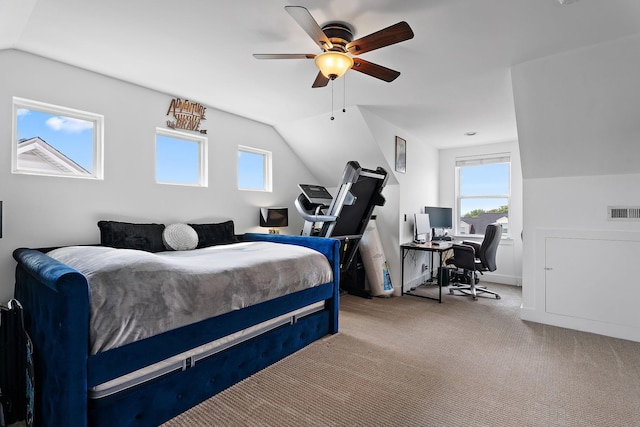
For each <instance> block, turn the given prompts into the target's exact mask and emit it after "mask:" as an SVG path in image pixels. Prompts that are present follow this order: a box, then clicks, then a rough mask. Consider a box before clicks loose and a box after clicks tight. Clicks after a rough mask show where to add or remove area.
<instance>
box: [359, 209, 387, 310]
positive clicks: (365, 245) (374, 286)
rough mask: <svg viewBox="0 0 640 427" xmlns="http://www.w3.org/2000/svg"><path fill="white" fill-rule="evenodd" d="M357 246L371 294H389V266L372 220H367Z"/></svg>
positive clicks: (375, 295)
mask: <svg viewBox="0 0 640 427" xmlns="http://www.w3.org/2000/svg"><path fill="white" fill-rule="evenodd" d="M358 248H359V250H360V256H361V258H362V263H363V264H364V271H365V273H366V275H367V280H368V281H369V287H370V290H371V295H372V296H374V297H380V296H391V295H392V294H393V285H392V283H391V276H390V275H389V267H388V265H387V259H386V257H385V256H384V250H383V249H382V241H381V240H380V234H379V233H378V228H377V227H376V222H375V221H374V220H369V223H368V224H367V228H366V229H365V231H364V234H363V235H362V240H361V241H360V245H359V246H358Z"/></svg>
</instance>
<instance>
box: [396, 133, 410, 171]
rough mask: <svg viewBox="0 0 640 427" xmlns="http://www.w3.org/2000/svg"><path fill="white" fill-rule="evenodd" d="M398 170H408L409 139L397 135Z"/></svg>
mask: <svg viewBox="0 0 640 427" xmlns="http://www.w3.org/2000/svg"><path fill="white" fill-rule="evenodd" d="M396 172H401V173H406V172H407V141H405V140H404V139H402V138H400V137H399V136H396Z"/></svg>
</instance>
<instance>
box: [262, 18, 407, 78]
mask: <svg viewBox="0 0 640 427" xmlns="http://www.w3.org/2000/svg"><path fill="white" fill-rule="evenodd" d="M284 8H285V10H286V11H287V12H289V14H290V15H291V17H293V19H294V20H295V21H296V22H297V23H298V25H300V26H301V27H302V29H303V30H304V31H305V32H306V33H307V34H308V35H309V36H310V37H311V38H312V39H313V41H314V42H315V43H316V44H317V45H318V46H319V47H320V49H322V52H321V53H319V54H317V55H316V54H313V53H306V54H305V53H301V54H297V53H282V54H264V53H255V54H253V56H254V57H255V58H257V59H314V60H315V63H316V65H317V66H318V68H319V69H320V72H319V73H318V75H317V76H316V79H315V81H314V82H313V85H312V87H324V86H326V85H327V83H329V80H334V79H337V78H338V77H340V76H342V75H343V74H344V73H346V72H347V70H349V69H351V70H355V71H359V72H361V73H364V74H368V75H370V76H372V77H375V78H378V79H380V80H384V81H385V82H392V81H393V80H395V79H396V78H397V77H398V76H399V75H400V72H399V71H395V70H392V69H390V68H387V67H383V66H382V65H378V64H374V63H372V62H368V61H365V60H364V59H360V58H358V57H357V56H358V55H360V54H362V53H365V52H369V51H372V50H375V49H379V48H381V47H385V46H389V45H392V44H395V43H400V42H403V41H405V40H409V39H412V38H413V31H412V30H411V27H410V26H409V24H407V23H406V22H404V21H402V22H398V23H397V24H395V25H392V26H390V27H387V28H384V29H382V30H380V31H376V32H375V33H372V34H369V35H368V36H364V37H362V38H359V39H357V40H353V29H352V27H351V26H350V25H349V24H346V23H344V22H329V23H327V24H325V25H323V26H322V27H320V25H318V23H317V22H316V20H315V19H314V18H313V16H312V15H311V13H309V11H308V10H307V8H305V7H302V6H285V7H284Z"/></svg>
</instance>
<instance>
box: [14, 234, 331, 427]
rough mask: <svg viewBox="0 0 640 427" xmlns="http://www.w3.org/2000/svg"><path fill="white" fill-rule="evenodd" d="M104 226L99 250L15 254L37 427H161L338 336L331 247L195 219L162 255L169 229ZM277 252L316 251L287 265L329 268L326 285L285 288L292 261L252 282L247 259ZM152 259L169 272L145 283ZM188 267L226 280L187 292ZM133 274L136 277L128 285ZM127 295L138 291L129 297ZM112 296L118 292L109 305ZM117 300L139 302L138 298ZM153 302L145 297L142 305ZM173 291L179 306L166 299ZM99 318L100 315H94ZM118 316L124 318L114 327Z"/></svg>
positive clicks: (323, 241)
mask: <svg viewBox="0 0 640 427" xmlns="http://www.w3.org/2000/svg"><path fill="white" fill-rule="evenodd" d="M221 225H225V227H221ZM99 226H100V230H101V244H100V245H92V246H84V247H82V246H80V247H77V246H75V247H62V248H49V249H27V248H20V249H16V250H15V251H14V258H15V259H16V261H17V267H16V284H15V297H16V298H17V299H18V300H19V301H20V302H21V303H22V305H23V307H24V310H25V325H26V328H27V331H28V332H29V334H30V336H31V338H32V340H33V343H34V369H35V383H36V392H35V393H36V395H35V400H36V408H35V420H36V425H42V426H45V425H46V426H51V425H57V426H86V425H91V426H116V425H117V426H134V425H144V426H149V425H158V424H161V423H162V422H165V421H167V420H169V419H171V418H173V417H175V416H176V415H178V414H179V413H181V412H183V411H185V410H186V409H188V408H190V407H192V406H194V405H196V404H198V403H199V402H201V401H203V400H205V399H207V398H209V397H210V396H212V395H214V394H216V393H218V392H220V391H222V390H224V389H225V388H228V387H229V386H231V385H233V384H235V383H237V382H238V381H240V380H242V379H244V378H246V377H248V376H250V375H252V374H254V373H255V372H257V371H259V370H261V369H263V368H265V367H266V366H268V365H270V364H272V363H275V362H276V361H278V360H280V359H282V358H284V357H286V356H288V355H290V354H292V353H294V352H295V351H297V350H299V349H301V348H303V347H304V346H306V345H308V344H310V343H312V342H313V341H315V340H318V339H320V338H322V337H323V336H325V335H327V334H334V333H336V332H337V331H338V307H339V283H338V281H339V264H340V254H339V242H338V241H337V240H334V239H328V238H320V237H303V236H284V235H275V234H257V233H247V234H244V235H241V236H236V235H235V234H233V223H232V222H226V223H224V224H222V223H221V224H208V225H196V224H191V225H190V226H192V229H194V230H196V231H197V236H198V239H197V241H198V244H197V246H196V247H194V248H189V249H190V250H179V251H167V247H166V242H162V237H160V239H161V243H162V246H160V243H159V242H158V241H157V238H158V233H159V232H160V235H161V236H162V234H163V230H164V231H166V229H165V227H164V225H162V224H146V225H145V226H146V227H147V228H146V229H145V230H146V231H144V232H143V233H140V232H139V230H140V228H139V226H138V225H133V224H127V223H116V222H101V223H99ZM123 227H124V228H123ZM127 227H129V229H127ZM154 227H155V228H154ZM167 228H168V227H167ZM114 230H116V231H117V232H114ZM221 230H222V231H221ZM164 234H165V236H166V232H164ZM150 236H151V237H150ZM276 248H280V249H287V250H286V251H284V252H289V251H291V250H293V249H294V248H298V249H296V250H300V251H306V252H312V253H313V254H307V255H309V256H315V257H316V258H310V260H308V261H305V262H306V264H305V262H302V261H295V262H294V264H296V265H300V266H304V268H305V269H306V270H305V271H307V270H309V266H310V265H312V264H313V265H316V264H317V265H318V266H319V267H320V266H321V264H326V266H322V268H324V269H325V270H326V268H327V266H328V269H329V274H328V275H327V272H326V271H325V272H323V273H322V274H321V275H317V276H316V281H317V280H320V281H321V282H322V283H310V284H306V285H300V286H297V287H296V286H293V287H288V285H290V283H283V282H296V283H297V282H299V281H300V280H299V279H297V278H295V277H296V276H291V277H293V278H289V277H290V276H289V275H288V274H289V273H290V271H289V270H295V269H293V268H291V266H290V265H289V266H286V265H284V264H277V266H276V267H264V265H266V264H264V265H263V266H262V267H261V268H259V269H258V270H259V271H258V272H257V273H253V274H254V275H253V276H252V275H251V274H249V273H247V272H246V271H245V270H243V268H244V267H243V266H242V263H243V261H242V259H244V257H245V254H246V253H250V252H255V253H258V252H259V251H263V252H264V251H267V252H271V253H280V250H277V249H276ZM191 249H193V250H191ZM309 249H312V251H310V250H309ZM222 253H226V255H222ZM82 254H87V255H86V256H84V257H83V256H82ZM318 254H321V255H322V256H320V258H321V261H320V260H319V259H318V258H317V257H318ZM130 255H131V256H134V257H135V258H134V259H135V260H136V261H135V262H136V263H142V264H136V265H135V267H133V268H129V269H128V270H129V271H128V272H127V271H126V270H127V269H123V268H122V263H124V264H125V265H126V264H127V263H128V262H129V261H128V260H129V258H128V257H129V256H130ZM167 257H168V258H169V259H170V260H168V261H167V260H166V258H167ZM195 258H197V260H195ZM207 258H210V259H211V262H209V263H208V264H211V265H212V266H218V267H219V268H218V270H220V271H213V272H209V270H208V268H209V267H207V266H206V264H207V262H206V261H205V262H203V260H206V259H207ZM87 259H89V262H88V263H87V262H86V261H87ZM96 259H104V260H110V261H108V262H107V263H106V265H107V267H101V268H106V269H107V270H109V269H111V270H114V271H117V274H119V276H116V279H115V280H114V279H111V281H108V280H106V279H104V280H102V281H101V277H102V276H101V275H100V274H102V273H99V272H98V270H97V268H96V267H95V265H94V264H95V263H94V261H95V260H96ZM157 263H160V264H161V265H166V268H165V270H167V272H168V273H171V274H172V276H171V277H170V278H168V279H167V278H162V279H157V278H156V276H154V275H153V274H152V275H151V276H149V277H147V278H143V276H141V271H143V270H145V269H147V268H146V267H141V266H147V265H153V267H149V268H148V269H147V270H149V271H152V272H155V271H156V270H157V266H156V265H155V264H157ZM69 264H71V265H73V266H80V267H78V268H74V267H72V266H71V265H69ZM282 265H284V266H282ZM81 270H82V272H81ZM192 270H193V271H195V272H196V273H197V274H192V275H193V276H198V280H196V282H202V283H204V285H202V286H210V285H209V281H208V279H207V277H208V276H207V275H208V274H210V273H211V274H212V276H211V277H214V275H213V274H214V273H215V277H218V276H217V275H218V274H223V279H221V280H219V281H220V282H221V283H222V284H217V285H216V286H215V287H214V288H212V289H214V290H213V291H207V292H209V293H207V292H205V291H194V292H196V293H195V297H194V296H189V292H186V291H185V292H186V293H184V292H183V291H184V289H183V288H187V287H191V286H196V284H194V283H192V282H193V281H194V280H193V279H191V278H189V279H186V278H185V279H183V276H181V275H182V274H190V273H193V271H192ZM214 270H215V269H214ZM99 271H103V270H99ZM309 271H310V270H309ZM154 274H155V273H154ZM255 274H257V276H256V275H255ZM309 275H310V276H314V274H311V273H310V274H309ZM104 277H107V276H104ZM111 277H112V276H111ZM163 277H165V276H163ZM132 278H134V279H135V280H136V281H135V282H134V283H129V282H130V281H131V280H132ZM283 278H286V279H283ZM147 282H151V283H152V284H153V283H160V282H161V283H162V285H161V286H159V287H158V288H156V289H159V290H157V291H149V289H151V288H149V289H147V290H145V288H144V286H143V283H147ZM125 283H126V286H125V285H123V284H125ZM134 285H135V286H134ZM247 286H248V288H247ZM256 286H257V288H256ZM134 288H135V289H137V288H141V290H140V291H139V293H134V290H133V289H134ZM221 289H222V290H221ZM243 289H249V291H244V290H243ZM135 292H138V291H137V290H136V291H135ZM110 294H114V295H119V297H118V298H116V299H115V302H114V301H111V302H109V298H108V296H109V295H110ZM124 294H131V295H134V296H133V300H134V301H137V303H131V301H132V299H131V295H127V298H128V299H126V298H125V297H124V296H123V295H124ZM256 294H259V298H257V299H255V298H254V296H255V295H256ZM148 295H151V298H152V299H151V300H150V302H148V303H147V302H145V298H147V296H148ZM172 295H175V296H176V298H177V301H178V302H167V301H168V299H167V298H168V296H172ZM225 295H226V296H225ZM218 300H228V303H229V304H230V305H229V307H227V308H215V307H216V305H215V304H213V303H212V301H218ZM197 302H199V304H197ZM195 306H198V307H199V308H197V309H196V308H194V307H195ZM172 307H174V308H172ZM175 307H179V308H180V309H175ZM152 308H154V309H155V311H153V310H151V309H152ZM101 312H102V313H103V314H105V316H102V318H101V319H100V318H98V317H97V315H98V314H99V313H101ZM196 312H197V313H196ZM131 313H134V314H133V315H131ZM164 313H166V315H165V314H164ZM120 317H124V318H126V319H125V320H124V321H121V320H116V319H120ZM158 319H160V321H158ZM121 322H124V325H125V326H122V324H123V323H121ZM144 323H146V325H143V324H144ZM97 325H99V326H97ZM118 325H120V326H118ZM148 326H150V329H149V328H148ZM105 328H106V329H105ZM109 328H111V329H109ZM154 328H155V329H154ZM141 331H142V332H141ZM125 332H127V333H125ZM128 332H134V333H133V334H129V333H128Z"/></svg>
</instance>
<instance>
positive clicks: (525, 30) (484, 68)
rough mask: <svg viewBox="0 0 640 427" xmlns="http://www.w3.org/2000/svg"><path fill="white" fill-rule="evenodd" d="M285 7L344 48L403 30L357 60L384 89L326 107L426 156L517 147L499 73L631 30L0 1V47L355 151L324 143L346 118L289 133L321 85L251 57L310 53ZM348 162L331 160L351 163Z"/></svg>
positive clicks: (310, 143)
mask: <svg viewBox="0 0 640 427" xmlns="http://www.w3.org/2000/svg"><path fill="white" fill-rule="evenodd" d="M290 4H295V5H300V6H305V7H307V8H308V9H309V11H310V12H311V14H312V15H313V16H314V17H315V19H316V21H317V22H318V23H319V24H321V25H322V24H323V23H326V22H328V21H336V20H337V21H346V22H348V23H350V24H351V25H352V26H353V27H354V28H355V30H356V38H357V37H362V36H364V35H367V34H370V33H372V32H374V31H377V30H379V29H381V28H384V27H387V26H389V25H392V24H395V23H396V22H399V21H403V20H404V21H407V22H408V23H409V25H410V26H411V27H412V28H413V31H414V33H415V37H414V38H413V39H411V40H409V41H406V42H403V43H400V44H397V45H393V46H389V47H386V48H383V49H379V50H376V51H372V52H368V53H366V54H364V55H363V58H364V59H366V60H368V61H371V62H374V63H378V64H381V65H384V66H387V67H389V68H392V69H395V70H398V71H400V72H401V73H402V74H401V75H400V77H399V78H398V79H397V80H396V81H394V82H392V83H385V82H382V81H380V80H377V79H374V78H372V77H370V76H366V75H363V74H361V73H357V72H349V73H347V79H346V85H344V84H343V83H344V82H342V81H340V80H338V81H336V82H335V84H334V85H333V98H334V109H335V110H336V111H339V110H340V109H341V108H342V104H343V103H344V104H345V105H346V106H347V109H348V110H349V109H350V108H349V107H352V106H361V107H364V108H367V109H368V110H369V111H371V112H373V113H375V114H376V115H378V116H380V117H382V118H384V119H385V120H386V121H388V122H390V123H393V124H394V125H395V126H398V127H400V128H402V129H406V130H407V132H408V133H409V134H411V135H414V136H415V137H416V138H417V139H418V140H420V141H423V142H425V143H428V144H431V145H433V146H434V147H438V148H447V147H455V146H462V145H471V144H479V143H489V142H498V141H505V140H515V139H517V127H516V117H515V113H514V105H513V102H514V101H513V94H512V90H511V75H510V69H511V67H512V65H514V64H519V63H522V62H526V61H529V60H532V59H535V58H540V57H544V56H548V55H554V54H557V53H559V52H565V51H569V50H573V49H578V48H581V47H584V46H590V45H594V44H598V43H603V42H606V41H610V40H615V39H618V38H622V37H625V36H629V35H631V34H636V33H638V32H640V1H638V0H607V1H604V0H580V1H577V2H573V3H571V4H569V5H565V6H561V5H560V2H559V1H558V0H403V1H393V0H367V1H365V0H354V1H349V2H346V1H341V0H315V1H311V0H296V1H294V2H291V1H278V0H274V1H263V0H243V1H227V2H220V1H204V0H183V1H180V2H176V1H168V0H136V1H125V0H112V1H104V2H97V1H86V0H56V1H45V0H0V49H19V50H23V51H27V52H31V53H35V54H38V55H42V56H45V57H48V58H52V59H55V60H59V61H63V62H66V63H69V64H72V65H76V66H79V67H82V68H86V69H89V70H93V71H96V72H99V73H102V74H105V75H109V76H112V77H116V78H120V79H123V80H126V81H130V82H133V83H137V84H140V85H143V86H146V87H149V88H152V89H157V90H160V91H163V92H166V93H169V94H172V95H174V96H180V97H183V98H188V99H192V100H195V101H198V102H201V103H203V104H206V105H209V106H211V107H214V108H218V109H221V110H225V111H229V112H231V113H235V114H238V115H241V116H244V117H248V118H250V119H254V120H257V121H260V122H264V123H268V124H271V125H273V126H274V127H276V129H279V130H280V131H281V133H282V134H283V135H284V136H285V138H286V139H287V140H288V142H289V143H290V144H291V145H292V146H294V148H295V147H296V146H297V147H298V148H297V151H299V152H306V150H317V151H321V150H323V149H326V150H328V151H329V152H334V153H336V152H340V153H343V151H341V150H345V149H347V148H348V147H354V145H353V143H354V141H358V142H357V144H355V146H358V144H363V143H364V141H366V140H367V136H366V132H367V130H366V128H365V129H363V128H358V129H354V127H355V126H356V125H355V124H349V125H347V127H348V128H349V129H350V130H348V132H347V134H345V133H343V132H342V131H341V132H337V131H336V132H334V131H332V130H331V129H330V127H331V126H332V125H336V126H335V127H336V128H338V127H341V126H344V125H342V124H338V123H339V121H340V120H347V119H346V117H348V116H344V117H341V116H340V115H336V120H335V121H333V122H327V123H326V125H323V127H322V129H323V132H326V135H325V136H324V138H323V137H320V136H318V135H314V134H312V132H304V129H303V126H301V125H302V124H303V123H305V122H309V121H311V122H313V121H314V120H316V119H317V118H318V117H320V118H323V117H324V118H326V116H327V115H328V114H330V111H331V108H332V107H331V99H332V88H331V85H329V86H328V87H326V88H322V89H312V88H311V84H312V82H313V79H314V77H315V75H316V73H317V70H316V68H315V65H314V63H313V61H310V60H273V61H268V60H263V61H259V60H256V59H254V58H253V57H252V54H253V53H319V52H318V48H317V46H316V45H315V44H314V43H313V41H312V40H311V39H310V38H309V37H308V36H307V34H306V33H305V32H304V31H303V30H302V29H301V28H300V27H299V26H298V25H297V24H296V22H295V21H294V20H293V19H292V18H291V16H289V14H288V13H286V12H285V10H284V6H285V5H290ZM345 88H346V92H345ZM358 121H359V120H358ZM360 123H362V122H361V121H360ZM294 128H295V129H297V130H298V131H299V132H294V131H293V129H294ZM468 131H474V132H477V135H476V136H475V137H472V138H470V137H467V136H465V135H464V134H465V132H468ZM337 133H339V135H340V136H341V137H340V138H332V137H329V135H334V134H337ZM344 140H348V141H349V142H350V144H349V145H346V144H345V141H344ZM318 144H321V146H318ZM362 148H363V149H364V148H366V147H362ZM352 150H353V151H351V152H348V153H345V154H344V155H345V156H351V155H355V154H360V153H364V151H363V150H361V149H360V148H352ZM373 156H374V157H380V155H379V154H373ZM372 160H375V159H372ZM373 163H374V164H375V163H376V162H375V161H373ZM329 168H330V166H329Z"/></svg>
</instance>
